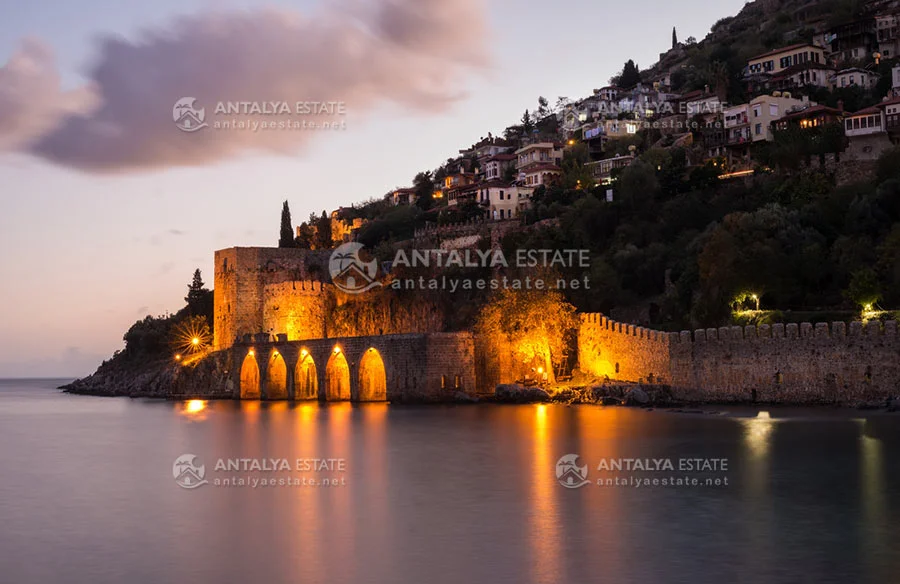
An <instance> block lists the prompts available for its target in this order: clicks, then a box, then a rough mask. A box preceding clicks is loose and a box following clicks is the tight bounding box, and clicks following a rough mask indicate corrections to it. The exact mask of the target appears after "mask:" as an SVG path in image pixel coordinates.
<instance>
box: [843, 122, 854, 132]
mask: <svg viewBox="0 0 900 584" xmlns="http://www.w3.org/2000/svg"><path fill="white" fill-rule="evenodd" d="M844 125H845V126H847V129H848V130H852V129H853V120H849V119H848V120H847V122H846V123H845V124H844Z"/></svg>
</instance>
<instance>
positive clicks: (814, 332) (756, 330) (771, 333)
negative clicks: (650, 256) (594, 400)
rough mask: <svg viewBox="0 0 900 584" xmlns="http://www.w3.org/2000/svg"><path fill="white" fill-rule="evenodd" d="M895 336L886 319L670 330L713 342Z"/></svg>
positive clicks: (678, 336)
mask: <svg viewBox="0 0 900 584" xmlns="http://www.w3.org/2000/svg"><path fill="white" fill-rule="evenodd" d="M877 336H886V337H896V336H897V321H894V320H889V321H887V322H885V323H884V324H883V325H882V324H881V323H880V322H878V321H869V322H859V321H857V322H851V323H850V325H849V327H848V326H847V323H845V322H842V321H838V322H832V323H827V322H819V323H815V324H813V323H809V322H803V323H800V324H797V323H789V324H783V323H777V324H773V325H768V324H761V325H759V326H754V325H748V326H743V327H741V326H731V327H719V328H709V329H697V330H695V331H693V333H692V332H691V331H681V332H680V333H672V341H673V342H681V343H690V342H695V343H706V342H714V341H740V340H759V339H776V340H777V339H844V338H848V337H877Z"/></svg>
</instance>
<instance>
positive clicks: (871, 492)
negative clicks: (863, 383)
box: [859, 420, 890, 576]
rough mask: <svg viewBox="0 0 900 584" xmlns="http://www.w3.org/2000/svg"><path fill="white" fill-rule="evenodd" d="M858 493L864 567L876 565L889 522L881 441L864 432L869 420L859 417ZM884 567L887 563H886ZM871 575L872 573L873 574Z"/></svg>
mask: <svg viewBox="0 0 900 584" xmlns="http://www.w3.org/2000/svg"><path fill="white" fill-rule="evenodd" d="M860 422H861V428H860V430H861V432H860V437H859V448H860V457H859V458H860V469H859V471H860V482H861V485H862V488H861V489H860V496H861V498H862V501H861V506H862V511H863V519H864V520H863V521H862V522H861V529H862V539H863V544H864V545H863V549H864V550H865V553H866V554H867V556H868V557H867V558H866V560H867V561H866V562H865V564H866V566H869V567H870V569H871V567H872V566H876V565H878V563H879V561H880V559H881V558H880V557H879V555H880V552H881V550H883V549H884V548H885V547H886V544H887V538H888V533H887V531H888V529H889V527H890V526H889V525H888V524H887V523H886V521H885V518H886V516H887V510H888V509H887V500H886V493H885V491H886V478H885V470H884V444H882V442H881V440H879V439H877V438H873V437H871V436H868V435H866V431H867V426H868V422H867V421H866V420H860ZM885 567H887V566H885ZM872 576H874V574H872Z"/></svg>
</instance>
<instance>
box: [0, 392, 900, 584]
mask: <svg viewBox="0 0 900 584" xmlns="http://www.w3.org/2000/svg"><path fill="white" fill-rule="evenodd" d="M58 383H59V381H37V380H35V381H0V469H2V470H0V472H2V478H0V581H2V582H76V583H80V582H85V583H88V582H89V583H106V582H110V583H122V582H142V583H143V582H241V581H246V582H328V583H345V582H352V583H356V582H359V583H382V582H384V583H387V582H391V583H394V582H398V583H407V582H408V583H416V584H418V583H444V582H447V583H451V582H452V583H469V582H479V583H480V582H485V583H488V582H510V583H517V584H519V583H530V582H565V583H574V582H816V583H821V582H900V415H891V414H871V415H868V416H866V417H865V418H863V417H861V415H860V414H859V413H857V412H843V411H828V410H806V411H804V410H773V411H771V416H772V419H770V420H766V419H764V418H759V417H755V416H756V415H757V412H756V411H755V410H729V414H730V415H729V416H722V415H690V414H673V413H665V412H646V411H639V410H630V409H621V408H601V407H593V406H582V407H564V406H508V407H499V406H498V407H493V406H476V407H427V408H425V407H389V406H385V405H367V406H350V405H349V404H342V405H334V406H318V405H313V404H305V405H297V406H289V405H287V404H268V405H259V404H243V405H241V404H235V403H226V402H220V403H210V404H208V406H207V407H206V408H205V409H204V408H203V404H192V405H187V404H183V403H171V402H153V401H143V400H128V399H108V398H92V397H79V396H67V395H62V394H60V393H58V392H56V391H53V390H52V389H51V388H52V387H53V386H55V385H58ZM184 453H192V454H195V455H197V456H199V457H200V458H201V459H202V462H204V464H205V465H206V468H205V471H206V476H205V478H206V479H212V478H214V476H223V477H224V476H231V475H233V474H235V473H226V472H219V471H215V470H214V469H213V466H214V465H215V462H216V460H217V459H219V458H222V459H236V458H262V457H265V458H276V459H281V458H285V459H288V460H289V461H290V462H291V464H293V463H294V461H295V460H296V459H297V458H343V459H345V460H346V470H345V472H343V473H339V472H335V473H333V475H334V476H338V475H340V476H341V477H342V478H343V479H344V481H345V483H346V484H345V485H343V486H340V485H339V486H333V487H322V486H314V487H309V486H307V487H289V486H275V487H268V488H263V487H259V488H256V489H253V488H250V487H224V486H220V485H219V486H217V485H214V484H207V485H203V486H201V487H199V488H197V489H193V490H188V489H184V488H182V487H180V486H178V485H177V484H176V482H175V480H174V478H173V472H172V467H173V462H174V461H175V459H176V458H177V457H178V456H180V455H182V454H184ZM569 453H577V454H579V455H580V459H579V464H588V465H589V467H590V468H589V478H590V479H592V480H596V479H598V478H609V477H611V476H613V475H615V474H618V475H619V476H625V475H629V474H632V475H634V474H637V475H639V476H640V477H653V476H658V477H664V476H669V475H672V474H674V475H678V476H682V475H683V474H684V473H679V472H676V473H668V472H661V473H657V474H654V473H651V472H643V473H639V472H638V473H626V472H622V473H613V472H612V471H604V470H598V469H597V466H598V464H599V463H600V462H601V460H603V459H621V458H647V457H652V458H658V459H664V458H668V459H674V460H676V461H677V460H678V459H681V458H717V459H722V458H724V459H728V469H727V471H724V472H721V473H718V474H716V476H718V477H720V478H727V480H728V486H719V487H715V486H705V485H704V486H668V487H662V486H657V487H652V486H651V487H639V488H635V487H625V486H623V487H615V486H598V485H596V484H590V485H587V486H584V487H583V488H580V489H568V488H564V487H562V486H561V485H560V484H559V483H558V482H557V478H556V474H555V472H556V462H557V460H558V459H559V458H560V457H561V456H562V455H565V454H569ZM238 474H241V475H242V476H246V475H255V476H256V477H279V476H280V477H284V476H288V477H297V478H299V477H301V476H310V477H312V478H315V476H314V474H315V473H313V475H309V474H308V473H307V475H304V474H303V473H300V472H295V471H291V472H285V471H275V472H268V473H267V472H255V471H254V472H249V473H238ZM714 474H715V473H714ZM328 476H332V475H328ZM695 476H702V477H707V475H706V474H701V475H695ZM710 476H711V475H710Z"/></svg>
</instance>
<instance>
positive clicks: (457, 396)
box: [453, 391, 478, 404]
mask: <svg viewBox="0 0 900 584" xmlns="http://www.w3.org/2000/svg"><path fill="white" fill-rule="evenodd" d="M453 401H455V402H457V403H461V404H477V403H478V398H477V397H475V396H472V395H469V394H467V393H465V392H463V391H455V392H453Z"/></svg>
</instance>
